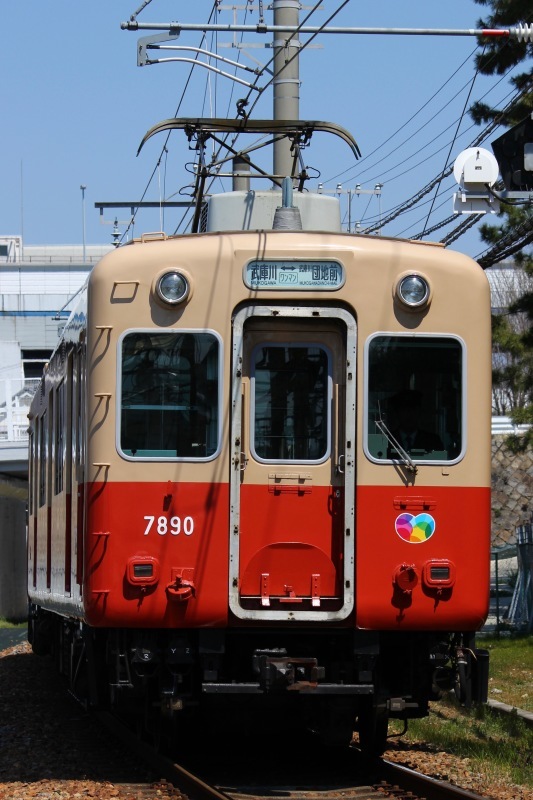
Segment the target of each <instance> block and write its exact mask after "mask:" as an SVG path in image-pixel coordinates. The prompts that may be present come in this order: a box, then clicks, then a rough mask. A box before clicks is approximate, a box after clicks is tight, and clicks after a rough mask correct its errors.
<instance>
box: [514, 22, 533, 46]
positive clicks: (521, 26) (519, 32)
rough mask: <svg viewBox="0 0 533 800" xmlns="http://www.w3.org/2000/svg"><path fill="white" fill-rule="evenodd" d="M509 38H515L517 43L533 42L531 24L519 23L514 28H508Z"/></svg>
mask: <svg viewBox="0 0 533 800" xmlns="http://www.w3.org/2000/svg"><path fill="white" fill-rule="evenodd" d="M509 33H510V34H511V36H515V37H516V38H517V39H518V41H519V42H533V23H531V24H530V25H528V24H527V23H525V22H524V23H522V22H519V23H518V25H517V26H516V27H515V28H509Z"/></svg>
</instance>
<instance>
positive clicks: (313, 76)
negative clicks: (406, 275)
mask: <svg viewBox="0 0 533 800" xmlns="http://www.w3.org/2000/svg"><path fill="white" fill-rule="evenodd" d="M242 5H244V2H243V3H242ZM257 5H258V4H257V3H256V6H257ZM322 5H323V7H324V8H323V10H322V11H318V12H317V13H316V14H315V15H314V16H313V17H312V19H311V20H310V24H315V25H317V24H321V23H322V22H323V21H324V20H325V19H326V18H327V16H329V14H330V13H332V12H333V11H334V10H335V9H337V7H338V6H340V5H341V3H340V0H339V2H337V0H324V2H323V4H322ZM140 6H141V0H112V2H110V1H109V0H92V2H90V3H81V2H79V0H78V1H77V2H75V0H47V2H46V3H43V2H42V0H20V2H17V3H13V2H11V3H8V2H4V3H2V7H1V9H0V25H1V27H2V31H3V36H2V39H3V43H2V49H1V51H0V70H1V85H2V100H3V102H2V107H3V115H2V123H3V124H2V128H1V132H0V142H1V148H0V153H1V174H2V180H1V182H0V235H8V234H20V233H23V235H24V241H25V243H27V244H70V243H81V240H82V211H83V206H82V192H81V189H80V186H81V185H85V186H86V187H87V188H86V190H85V230H86V234H85V236H86V243H87V244H97V243H107V242H109V241H110V240H111V231H112V224H111V223H112V221H113V219H114V214H115V212H106V214H105V215H104V217H103V218H101V217H100V215H99V213H98V212H97V211H96V210H95V209H94V203H95V201H118V200H124V201H131V200H136V199H138V198H140V197H141V196H142V195H143V193H144V192H145V190H146V189H147V186H148V190H147V192H146V196H145V199H150V200H159V199H160V197H161V196H162V195H164V196H167V197H169V196H171V195H175V193H177V192H178V191H179V190H180V188H181V187H183V186H185V185H186V184H187V183H189V182H190V175H188V174H187V173H186V172H184V170H183V164H184V162H186V161H189V162H190V161H191V160H192V157H193V153H191V152H190V151H189V150H188V146H187V141H186V138H185V136H184V135H183V134H182V133H180V132H175V133H173V134H172V136H171V138H170V140H169V145H168V154H166V156H165V158H164V159H163V161H162V165H161V168H160V169H159V170H156V172H155V177H154V179H153V180H152V182H151V183H150V184H149V179H150V176H151V175H152V173H153V172H154V168H155V166H156V164H157V161H158V158H159V156H160V153H161V148H162V146H163V143H164V135H163V134H160V135H159V136H157V137H154V138H153V139H152V140H151V141H149V142H148V143H147V144H146V146H145V148H144V149H143V151H142V152H141V154H140V156H139V157H136V152H137V148H138V145H139V143H140V141H141V139H142V137H143V135H144V134H145V132H146V131H147V130H148V129H149V128H150V127H151V126H152V125H154V124H155V123H156V122H158V121H160V120H162V119H166V118H169V117H173V116H174V114H175V113H176V109H177V108H178V104H179V102H180V98H181V96H182V93H183V90H184V87H185V84H186V81H187V78H188V74H189V67H188V65H185V64H177V63H172V64H161V65H157V66H150V67H144V68H142V69H141V68H139V67H137V65H136V48H137V40H138V39H139V37H140V35H143V34H138V33H131V32H127V31H122V30H121V28H120V23H121V22H122V21H124V20H127V19H128V18H129V17H130V16H131V15H132V14H133V13H134V12H135V11H137V9H138V8H139V7H140ZM211 7H212V3H211V2H204V0H197V2H195V3H185V2H183V0H182V2H179V1H178V0H152V2H151V3H150V4H149V5H148V7H147V8H146V9H145V10H144V11H143V12H142V13H141V14H140V15H139V17H138V19H139V21H140V22H167V21H170V20H177V21H183V22H184V21H191V22H205V21H206V20H207V19H208V16H209V11H210V9H211ZM264 7H265V17H266V19H267V21H271V17H270V12H268V11H267V7H268V3H266V2H265V3H264ZM485 10H486V9H484V8H483V7H482V6H478V5H476V4H475V3H474V2H473V0H447V2H446V3H440V2H427V0H403V2H398V0H375V2H374V3H363V2H360V1H359V2H357V0H352V1H351V2H350V3H349V4H348V5H347V6H346V7H345V8H344V10H343V11H342V12H341V13H340V14H339V15H338V16H337V17H336V18H335V20H334V22H333V23H332V24H335V25H346V26H348V25H351V26H373V27H385V26H386V27H416V28H426V27H427V28H436V27H445V28H474V27H476V26H477V20H478V19H479V17H480V16H482V14H483V12H484V11H485ZM306 13H307V11H302V17H303V16H304V15H305V14H306ZM257 19H258V14H257V11H255V12H253V14H252V15H251V17H249V19H248V21H250V20H251V21H252V22H253V23H255V22H257ZM219 21H221V22H225V23H229V22H230V21H231V17H230V14H229V13H228V12H224V11H222V12H221V13H220V16H219ZM518 21H519V20H517V22H518ZM269 38H270V37H268V36H267V37H257V36H253V37H252V36H246V38H245V41H248V42H255V43H264V42H268V41H269ZM302 38H303V37H302ZM200 39H201V34H199V33H183V34H182V36H181V37H180V43H181V44H183V45H199V44H200ZM222 41H226V42H228V41H230V35H229V34H225V35H219V42H222ZM314 43H315V44H319V45H320V48H313V49H311V48H309V49H307V50H305V51H304V52H303V53H302V56H301V62H300V78H301V81H302V86H301V104H300V116H301V117H302V118H311V119H320V120H328V121H332V122H336V123H338V124H340V125H342V126H344V127H346V128H348V130H350V131H351V132H352V134H353V135H354V137H355V138H356V140H357V142H358V144H359V146H360V148H361V151H362V153H363V157H364V160H362V161H361V162H360V163H359V164H358V163H356V162H355V161H354V160H353V157H352V156H351V154H350V151H349V150H348V148H347V147H345V146H344V145H343V144H341V143H340V140H338V139H330V138H329V137H326V136H325V135H324V134H321V135H316V136H315V137H314V142H313V145H312V147H311V148H309V149H307V150H306V151H305V161H306V164H308V165H309V166H310V167H312V168H313V169H314V170H317V171H318V170H320V178H319V180H320V182H322V183H323V184H324V187H325V188H329V189H334V188H335V186H336V185H337V184H338V183H341V184H342V186H343V189H348V188H354V187H355V184H356V183H359V184H361V186H362V188H364V189H372V188H374V186H375V184H376V183H378V182H381V183H382V184H383V189H382V197H381V212H382V214H385V213H386V212H387V211H388V210H389V209H392V208H394V207H395V206H397V205H398V204H399V203H401V202H403V201H404V200H407V199H408V198H409V197H411V196H413V195H414V194H416V193H417V192H418V191H419V190H420V189H421V187H422V186H424V185H425V184H426V183H428V181H430V180H431V179H432V178H434V177H435V176H436V175H438V174H439V173H440V171H441V170H442V169H443V168H444V166H445V163H446V158H447V155H448V152H449V150H450V145H451V142H452V139H453V138H454V136H455V135H457V139H456V143H455V146H454V148H453V151H452V158H455V156H456V155H458V154H459V152H460V151H461V150H462V149H464V148H466V147H468V146H469V145H470V143H471V141H472V139H473V138H474V137H475V136H476V135H477V133H478V132H479V130H478V129H476V128H473V127H472V123H471V121H470V119H469V117H468V116H465V117H464V119H463V121H462V123H461V125H460V127H458V125H459V119H460V118H461V115H462V112H463V109H464V107H465V104H466V103H467V96H468V93H469V92H471V97H470V100H471V101H472V100H474V99H478V98H481V97H483V96H486V97H485V99H486V101H487V102H489V103H490V104H494V105H500V104H504V103H505V102H507V100H508V98H509V96H510V92H511V88H510V86H509V82H508V79H507V78H504V79H503V80H501V79H500V78H499V77H490V78H482V77H478V78H477V79H476V81H475V83H474V86H473V88H472V86H471V83H472V79H473V77H474V69H473V57H472V54H473V53H474V51H475V48H476V40H475V39H474V38H469V37H461V38H451V37H439V38H437V37H405V36H401V37H400V36H398V37H392V36H387V37H385V36H333V35H330V36H321V37H319V38H317V39H316V40H315V42H314ZM207 46H208V47H209V48H210V49H213V48H214V47H215V46H216V43H215V42H214V40H213V39H212V38H210V39H209V40H208V43H207ZM219 52H221V53H222V54H223V55H226V56H227V57H230V58H236V50H235V49H233V50H229V49H225V50H219ZM249 53H250V54H251V55H252V56H253V58H256V59H258V60H260V61H261V62H263V63H264V62H265V61H266V60H267V59H268V58H269V57H270V54H271V51H270V50H268V49H263V48H261V49H260V48H254V49H250V50H249ZM241 58H242V59H244V60H245V59H246V56H245V55H241ZM246 63H252V62H250V61H246ZM207 77H208V72H207V70H200V69H196V70H195V72H194V74H193V79H192V80H191V83H190V84H189V87H188V89H187V92H186V93H185V96H184V99H183V102H182V104H181V107H180V115H181V116H210V115H211V113H213V114H216V115H218V116H229V117H233V116H234V114H235V101H236V99H238V98H240V97H242V96H244V93H245V90H244V89H243V88H242V87H233V86H232V85H231V84H230V82H229V81H227V80H225V79H218V81H217V82H216V84H215V82H214V81H213V80H211V83H209V84H208V83H207ZM439 90H440V91H439ZM436 93H437V94H436ZM215 98H216V105H215ZM431 98H433V99H431ZM254 116H256V117H269V116H271V97H270V94H269V92H265V95H264V99H262V100H261V101H260V102H259V103H258V105H257V107H256V109H255V110H254ZM409 120H410V121H409ZM402 126H403V127H402ZM400 128H401V130H400V131H399V132H398V129H400ZM494 138H496V135H493V136H492V137H491V139H494ZM387 140H389V141H388V142H387ZM385 142H387V143H386V144H384V143H385ZM484 146H485V147H487V148H488V149H490V144H489V143H487V144H485V145H484ZM374 151H375V152H374ZM317 174H318V172H317ZM317 183H318V178H317V180H316V181H314V182H312V183H311V184H310V188H315V187H316V184H317ZM453 185H454V184H453V179H452V180H450V179H448V181H447V183H446V187H447V190H446V191H445V192H443V194H442V195H441V196H439V197H438V198H437V199H436V200H435V202H434V207H433V212H432V215H431V217H430V220H429V222H428V226H431V225H433V224H436V223H438V222H439V221H440V220H443V219H445V218H446V217H448V216H450V214H451V213H452V204H451V199H450V196H451V191H452V187H453ZM215 188H216V187H215ZM433 197H434V192H433V193H431V194H430V195H428V197H427V198H426V202H425V204H423V205H421V204H419V205H417V206H416V207H415V208H414V209H413V210H412V211H411V212H410V213H409V214H402V215H401V216H400V217H399V218H398V219H397V220H395V221H394V222H393V223H391V224H390V225H388V226H387V227H386V229H385V230H384V233H386V234H390V235H404V236H410V235H414V234H416V233H417V232H418V231H419V230H422V228H423V227H424V224H425V221H426V217H427V214H428V212H429V209H430V203H431V202H432V201H433ZM352 209H353V214H352V217H353V222H355V220H359V219H360V220H362V222H361V224H362V225H363V227H364V225H365V224H368V223H369V222H370V221H372V220H375V219H376V218H377V216H378V214H379V211H380V207H379V205H378V201H377V199H376V197H374V196H372V195H361V196H360V197H358V198H354V201H353V204H352ZM116 213H117V214H118V217H119V222H120V228H121V230H124V228H125V224H123V222H125V219H126V217H127V216H128V214H127V213H126V212H125V211H119V212H116ZM181 214H182V212H176V211H173V212H170V211H167V212H166V213H165V217H164V220H162V219H161V217H160V215H159V212H150V213H148V212H145V213H144V214H143V215H142V216H140V217H139V218H138V221H137V223H136V226H135V235H139V234H140V233H142V232H143V231H146V230H150V231H153V230H158V229H160V228H161V227H162V222H163V226H164V229H165V230H166V232H167V233H172V232H174V230H175V229H176V227H177V225H178V223H179V219H180V218H181ZM459 221H460V220H458V222H459ZM485 221H486V220H485ZM477 227H478V226H477V224H476V226H474V228H473V229H472V230H471V231H470V232H469V234H467V235H466V236H464V237H462V238H461V239H459V240H458V241H457V242H456V243H455V244H453V245H452V247H453V248H454V249H458V250H464V251H465V252H468V253H469V254H470V255H473V256H475V255H477V254H478V253H480V252H481V251H482V250H483V249H484V245H483V244H482V243H481V242H480V240H479V234H478V233H477ZM447 230H449V228H445V229H443V231H442V232H439V231H437V233H435V234H434V235H433V236H432V237H431V238H434V239H437V240H438V239H439V238H440V237H441V236H442V235H443V233H444V232H446V231H447Z"/></svg>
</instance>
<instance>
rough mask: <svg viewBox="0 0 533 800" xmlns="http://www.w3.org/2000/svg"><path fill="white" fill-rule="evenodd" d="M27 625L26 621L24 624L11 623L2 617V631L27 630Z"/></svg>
mask: <svg viewBox="0 0 533 800" xmlns="http://www.w3.org/2000/svg"><path fill="white" fill-rule="evenodd" d="M26 625H27V623H26V621H24V622H10V621H9V620H8V619H5V618H4V617H0V629H1V628H25V627H26Z"/></svg>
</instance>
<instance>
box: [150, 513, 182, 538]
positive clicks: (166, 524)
mask: <svg viewBox="0 0 533 800" xmlns="http://www.w3.org/2000/svg"><path fill="white" fill-rule="evenodd" d="M144 519H145V520H146V522H147V525H146V529H145V531H144V535H145V536H148V534H149V533H150V531H151V530H152V528H153V529H154V530H155V531H156V532H157V533H158V534H159V535H160V536H166V534H167V533H170V534H171V535H172V536H178V535H179V534H180V533H184V534H185V536H191V534H192V533H194V520H193V518H192V517H184V518H183V519H182V518H181V517H170V519H169V518H168V517H144Z"/></svg>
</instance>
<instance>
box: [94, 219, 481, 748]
mask: <svg viewBox="0 0 533 800" xmlns="http://www.w3.org/2000/svg"><path fill="white" fill-rule="evenodd" d="M88 298H89V299H88V302H89V314H88V317H89V319H91V320H92V323H91V324H90V326H89V327H88V333H87V353H88V383H87V400H88V413H87V426H88V439H87V496H86V530H85V546H84V558H85V565H84V579H83V597H84V609H85V612H84V613H85V618H86V621H87V622H88V623H89V624H90V626H92V628H95V629H100V630H102V631H104V630H105V631H106V633H105V636H106V644H105V650H106V660H107V665H108V670H109V673H110V677H109V681H110V683H111V684H113V685H114V686H115V687H118V688H116V689H115V691H116V692H118V693H119V694H124V695H127V693H128V691H129V690H131V691H132V692H133V695H134V696H135V695H139V694H140V692H141V691H142V692H144V691H145V688H146V686H148V685H151V686H152V689H151V691H152V692H153V693H154V694H155V695H157V697H158V699H159V700H158V701H159V702H160V703H161V704H162V706H163V707H164V708H165V709H166V710H167V711H168V712H169V713H173V712H174V711H179V710H181V709H182V708H186V707H187V705H188V704H196V703H197V702H199V701H200V703H201V705H202V706H204V705H205V706H206V707H208V708H209V707H213V708H218V707H219V706H220V707H221V708H224V707H227V705H228V704H230V706H231V705H233V706H237V707H239V708H241V707H244V706H249V705H252V706H253V707H256V706H257V705H259V707H263V708H265V709H266V708H268V709H276V710H278V711H279V709H280V708H281V709H294V715H293V716H295V717H296V716H298V717H301V718H306V719H307V718H308V719H309V720H310V727H314V728H316V729H319V730H321V732H322V733H323V734H324V736H325V738H327V739H329V740H337V739H342V740H349V738H350V737H351V731H352V729H353V722H354V719H355V718H356V717H357V718H358V719H359V728H360V730H361V738H362V740H363V741H364V742H366V743H367V746H368V747H369V749H380V748H381V747H382V746H383V741H384V732H385V733H386V722H387V720H388V718H389V717H391V716H397V717H401V718H408V717H413V716H422V715H424V714H425V713H427V708H428V700H429V699H430V698H431V697H433V696H436V694H437V693H438V691H439V689H440V688H443V687H444V688H446V687H448V688H449V687H450V686H451V685H453V684H454V683H456V684H457V686H458V688H459V692H460V695H461V697H462V699H464V700H466V701H467V702H468V701H469V700H470V699H472V698H474V699H480V698H482V696H483V694H484V691H485V689H484V687H485V686H486V663H485V658H484V654H483V653H478V651H476V650H475V647H474V632H475V631H476V630H478V629H479V627H480V626H481V625H482V624H483V621H484V618H485V615H486V613H487V604H488V564H489V547H490V542H489V538H490V524H489V502H490V501H489V492H490V490H489V486H490V301H489V291H488V284H487V281H486V279H485V276H484V275H483V273H482V271H481V270H480V268H479V267H478V266H477V265H476V264H474V262H472V261H471V260H470V259H468V258H465V257H463V256H460V255H458V254H454V253H450V252H445V251H444V250H443V249H442V248H439V247H437V246H428V245H424V244H415V243H409V242H401V241H397V240H389V239H381V238H379V237H376V238H371V237H355V236H351V235H344V234H337V233H327V234H318V233H310V232H306V231H300V232H280V231H267V232H261V233H257V232H231V231H228V232H224V233H216V234H203V235H191V236H184V237H179V238H176V239H169V240H160V241H159V240H152V239H146V240H143V241H140V242H136V243H134V244H132V245H129V246H127V247H124V248H121V249H120V250H119V251H118V252H116V253H114V254H112V255H110V256H108V257H107V258H106V259H104V260H103V261H102V263H101V264H100V265H99V266H98V267H96V268H95V270H94V271H93V273H92V276H91V279H90V284H89V295H88ZM97 634H98V632H97Z"/></svg>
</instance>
